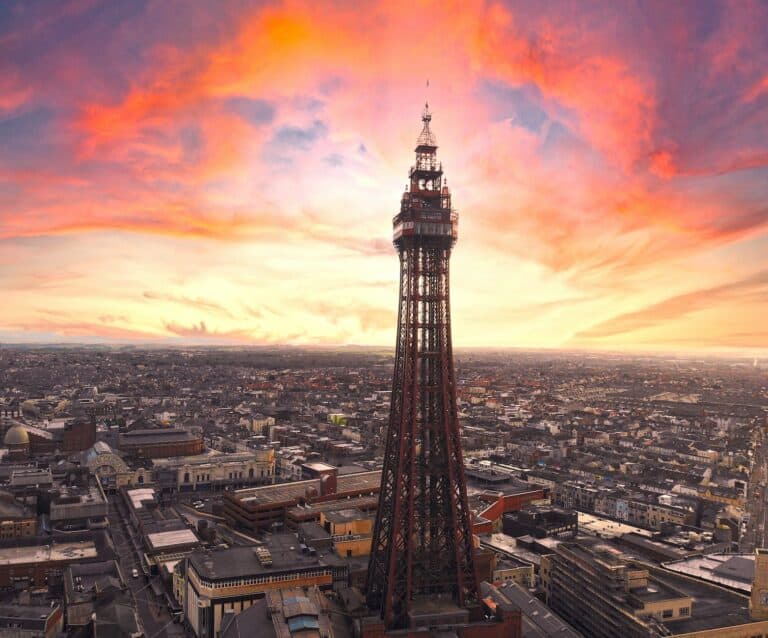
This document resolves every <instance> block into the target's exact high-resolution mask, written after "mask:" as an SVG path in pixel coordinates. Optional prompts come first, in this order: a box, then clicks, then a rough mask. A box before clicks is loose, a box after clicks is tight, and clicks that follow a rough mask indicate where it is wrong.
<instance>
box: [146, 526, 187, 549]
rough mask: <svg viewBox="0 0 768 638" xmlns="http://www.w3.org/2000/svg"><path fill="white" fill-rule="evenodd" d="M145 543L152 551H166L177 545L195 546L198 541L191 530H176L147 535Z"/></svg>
mask: <svg viewBox="0 0 768 638" xmlns="http://www.w3.org/2000/svg"><path fill="white" fill-rule="evenodd" d="M147 542H148V543H149V545H150V547H151V548H152V549H167V548H169V547H178V546H179V545H195V544H197V543H198V542H199V541H198V539H197V536H196V535H195V533H194V532H193V531H192V530H191V529H177V530H171V531H168V532H155V533H154V534H147Z"/></svg>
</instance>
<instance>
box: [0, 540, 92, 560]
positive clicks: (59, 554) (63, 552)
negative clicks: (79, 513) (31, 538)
mask: <svg viewBox="0 0 768 638" xmlns="http://www.w3.org/2000/svg"><path fill="white" fill-rule="evenodd" d="M96 556H98V552H97V550H96V544H95V543H94V542H93V541H80V542H73V543H55V544H53V543H52V544H50V545H27V546H24V547H1V548H0V565H24V564H29V563H47V562H51V561H67V560H81V559H84V558H96Z"/></svg>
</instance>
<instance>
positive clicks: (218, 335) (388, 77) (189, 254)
mask: <svg viewBox="0 0 768 638" xmlns="http://www.w3.org/2000/svg"><path fill="white" fill-rule="evenodd" d="M738 6H739V9H738V10H737V11H732V10H726V6H725V5H724V4H722V3H714V2H706V3H705V2H690V3H680V4H676V5H674V6H673V7H670V6H669V5H662V4H658V5H652V4H645V5H635V4H630V3H624V4H618V3H604V4H602V5H590V6H589V7H584V6H582V5H580V4H577V3H568V2H553V3H547V4H537V5H535V6H531V5H527V4H523V3H508V4H503V3H498V4H497V3H483V2H470V3H466V2H465V3H462V4H461V5H459V4H458V3H455V4H451V3H445V2H443V3H440V4H439V5H438V4H436V3H419V4H414V3H402V4H399V3H389V2H388V3H381V4H376V3H371V4H367V5H366V6H365V8H364V10H357V9H356V7H354V6H350V5H346V4H343V3H339V4H323V5H322V6H321V5H317V4H311V3H302V2H287V3H282V4H273V3H263V4H259V5H253V4H251V3H241V2H230V3H223V4H222V5H219V4H217V5H216V6H215V7H214V5H209V6H198V7H195V8H194V9H191V8H189V7H187V5H186V4H185V5H184V7H185V8H184V10H183V11H180V10H178V8H175V7H174V5H173V4H172V3H166V2H146V3H138V4H133V3H132V4H131V5H130V6H129V5H128V3H117V4H112V3H100V2H70V3H55V4H54V3H44V2H41V3H28V2H17V3H8V4H6V5H4V6H3V7H2V8H0V53H2V55H0V78H2V79H0V146H2V147H3V148H4V149H5V150H6V152H5V153H3V154H0V292H1V293H2V295H3V299H4V303H3V306H4V308H3V312H2V317H1V318H0V342H20V341H47V342H59V341H78V342H83V341H106V342H115V343H122V342H133V343H149V344H168V343H197V344H232V345H237V344H243V345H258V344H293V345H344V344H358V345H377V346H386V347H391V346H392V344H394V334H395V324H396V321H395V319H396V317H395V310H394V309H395V307H396V295H397V279H398V277H397V263H396V259H395V258H394V254H395V251H394V249H393V248H392V245H391V241H390V237H391V236H390V232H391V226H390V224H391V220H392V217H393V216H394V215H395V214H396V213H397V209H398V204H399V196H400V193H401V192H402V187H403V184H404V178H403V167H404V166H407V165H408V164H409V163H410V161H411V158H412V156H411V152H412V149H413V147H414V146H415V142H416V137H417V134H418V132H419V128H420V126H419V119H418V118H419V115H420V112H421V109H422V105H423V102H424V100H425V99H429V101H430V104H431V106H432V109H433V112H434V125H433V128H434V131H435V135H436V137H437V143H438V144H439V145H440V155H441V157H442V159H443V161H444V164H445V167H446V169H447V172H448V175H449V180H450V186H451V190H452V192H453V196H454V204H455V206H456V207H457V208H458V210H459V211H460V213H461V221H460V224H461V227H462V242H461V243H460V245H459V246H458V249H457V250H456V253H455V255H454V258H453V259H454V263H455V273H456V275H455V279H454V281H453V283H452V288H453V313H452V314H453V322H454V341H455V343H456V345H457V347H459V348H461V347H492V346H495V345H498V346H500V347H519V348H539V347H545V348H547V347H548V348H565V349H607V350H653V351H663V350H669V351H696V350H703V351H720V350H728V349H738V350H740V351H746V352H752V351H754V352H755V353H756V354H759V353H760V352H761V351H764V350H765V349H767V348H768V329H766V328H765V327H764V321H762V317H764V316H765V312H766V310H768V250H766V249H767V248H768V234H767V233H766V224H767V223H768V208H766V204H765V202H766V196H768V179H766V177H768V168H767V167H768V74H766V72H765V68H766V67H767V66H768V64H767V63H768V41H767V40H766V38H765V35H764V33H763V29H764V25H765V24H766V21H767V20H768V5H766V4H764V3H758V2H754V3H747V2H744V3H740V4H739V5H738ZM424 24H430V25H432V26H431V27H430V28H429V29H425V28H424V27H423V25H424ZM427 79H429V87H428V88H427V87H426V86H425V82H426V80H427Z"/></svg>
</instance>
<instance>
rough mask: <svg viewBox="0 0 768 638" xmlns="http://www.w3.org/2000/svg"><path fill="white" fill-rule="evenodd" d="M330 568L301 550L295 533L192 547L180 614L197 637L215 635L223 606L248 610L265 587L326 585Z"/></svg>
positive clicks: (330, 573)
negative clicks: (262, 541)
mask: <svg viewBox="0 0 768 638" xmlns="http://www.w3.org/2000/svg"><path fill="white" fill-rule="evenodd" d="M332 583H333V568H332V567H331V566H329V565H327V564H325V563H324V562H323V561H322V560H321V559H319V558H317V557H316V556H312V555H310V554H308V553H304V552H302V551H301V549H300V548H299V543H298V540H297V539H296V536H295V535H294V534H276V535H274V536H272V538H271V539H270V542H269V543H267V544H266V545H260V546H257V547H230V548H229V549H225V550H218V551H210V552H209V551H205V552H203V551H197V552H193V553H192V554H191V555H190V556H189V557H188V558H187V560H186V582H185V587H186V591H185V595H184V606H185V612H184V613H185V616H186V619H187V622H188V623H189V625H190V627H191V628H192V631H193V632H194V634H195V636H197V638H215V636H217V635H218V633H219V631H220V630H221V621H222V617H223V615H224V613H225V612H226V611H228V610H234V611H236V612H240V611H243V610H245V609H248V608H249V607H250V606H251V605H253V604H254V602H255V601H257V600H259V599H260V598H264V596H265V595H266V594H267V593H268V592H270V591H276V590H279V589H284V588H287V587H305V586H318V587H331V586H332Z"/></svg>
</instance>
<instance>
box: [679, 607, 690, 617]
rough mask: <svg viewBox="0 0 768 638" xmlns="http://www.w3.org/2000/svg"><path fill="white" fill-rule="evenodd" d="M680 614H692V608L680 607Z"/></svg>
mask: <svg viewBox="0 0 768 638" xmlns="http://www.w3.org/2000/svg"><path fill="white" fill-rule="evenodd" d="M680 615H681V616H690V615H691V608H690V607H680Z"/></svg>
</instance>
